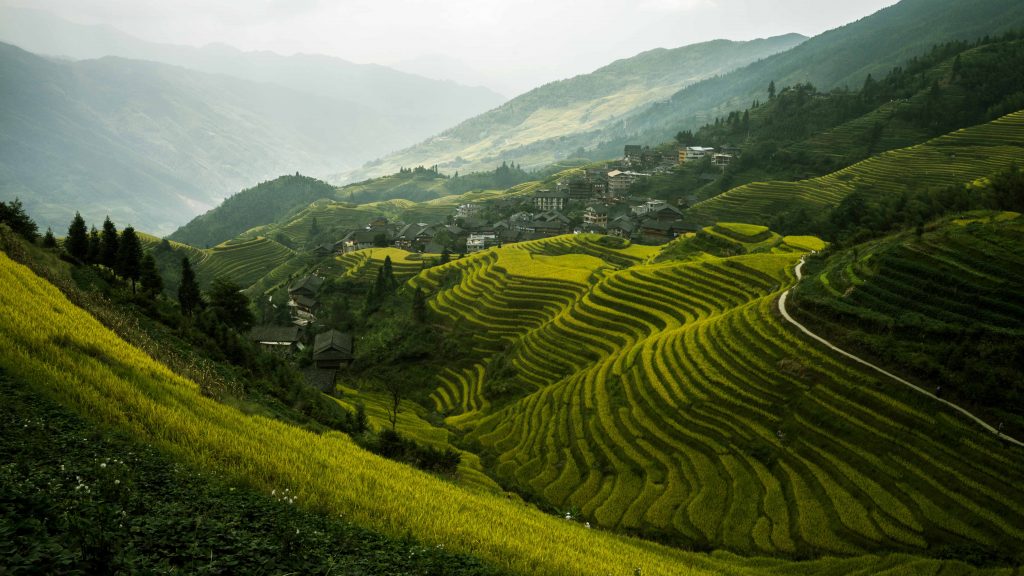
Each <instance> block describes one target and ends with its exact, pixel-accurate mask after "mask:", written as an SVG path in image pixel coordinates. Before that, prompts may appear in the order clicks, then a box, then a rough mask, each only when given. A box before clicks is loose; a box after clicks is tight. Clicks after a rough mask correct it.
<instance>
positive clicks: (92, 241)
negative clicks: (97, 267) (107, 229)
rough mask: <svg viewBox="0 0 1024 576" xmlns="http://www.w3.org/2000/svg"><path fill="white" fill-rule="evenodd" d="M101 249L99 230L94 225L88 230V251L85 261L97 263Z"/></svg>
mask: <svg viewBox="0 0 1024 576" xmlns="http://www.w3.org/2000/svg"><path fill="white" fill-rule="evenodd" d="M102 250H103V240H101V239H100V231H99V230H97V229H96V227H95V226H93V227H92V230H90V231H89V252H88V253H87V254H86V257H85V261H86V262H88V263H89V264H99V262H100V253H101V251H102Z"/></svg>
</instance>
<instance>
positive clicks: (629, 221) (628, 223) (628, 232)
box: [607, 215, 637, 239]
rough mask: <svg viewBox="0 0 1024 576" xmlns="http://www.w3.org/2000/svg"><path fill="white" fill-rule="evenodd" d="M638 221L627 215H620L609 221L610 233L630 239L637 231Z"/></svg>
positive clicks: (608, 228) (610, 234)
mask: <svg viewBox="0 0 1024 576" xmlns="http://www.w3.org/2000/svg"><path fill="white" fill-rule="evenodd" d="M636 226H637V224H636V221H635V220H634V219H633V218H631V217H630V216H627V215H622V216H619V217H618V218H615V219H613V220H612V221H611V222H609V223H608V227H607V230H608V235H609V236H617V237H619V238H626V239H629V238H630V237H632V236H633V233H634V232H636Z"/></svg>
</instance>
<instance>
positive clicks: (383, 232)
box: [314, 145, 739, 256]
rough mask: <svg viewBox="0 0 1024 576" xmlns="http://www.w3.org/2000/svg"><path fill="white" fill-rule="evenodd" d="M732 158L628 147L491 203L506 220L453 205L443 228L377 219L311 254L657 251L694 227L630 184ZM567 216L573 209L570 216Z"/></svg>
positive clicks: (474, 206)
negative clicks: (521, 246) (617, 244)
mask: <svg viewBox="0 0 1024 576" xmlns="http://www.w3.org/2000/svg"><path fill="white" fill-rule="evenodd" d="M738 154H739V150H738V149H737V148H736V147H733V146H723V147H721V148H719V149H718V150H716V149H714V148H708V147H703V146H690V147H682V148H679V149H678V150H672V151H671V152H669V153H659V152H656V151H652V150H651V149H650V148H648V147H645V146H639V145H629V146H626V147H625V151H624V154H623V158H622V159H621V160H619V161H616V162H612V163H609V164H607V165H606V166H605V167H604V168H592V169H587V170H586V171H585V172H583V173H582V174H580V175H578V176H575V177H572V178H566V179H563V180H561V181H559V182H557V183H556V185H555V187H554V188H553V189H543V190H539V191H537V192H536V193H534V195H533V196H532V197H531V198H529V199H527V201H525V202H524V200H523V199H503V200H492V201H490V202H489V204H490V205H492V206H496V207H498V208H501V209H503V212H504V213H505V214H508V213H509V212H511V214H509V215H507V216H505V217H503V218H501V219H497V220H488V219H486V218H485V217H484V212H485V206H484V205H483V204H482V203H469V204H463V205H461V206H459V207H458V208H457V209H456V210H455V212H454V214H452V215H451V218H449V221H448V222H447V223H443V224H424V223H417V224H405V223H401V222H389V221H388V220H387V219H386V218H376V219H374V220H373V221H371V222H370V223H369V224H368V225H367V226H366V227H365V228H361V229H356V230H351V231H350V232H348V233H347V234H346V235H345V236H344V237H343V238H341V239H340V240H338V241H337V242H335V243H334V244H333V245H332V244H325V245H321V246H317V247H316V249H315V250H314V253H315V254H319V255H323V256H328V255H330V254H332V253H348V252H353V251H356V250H363V249H366V248H373V247H375V246H394V247H396V248H402V249H405V250H410V251H414V252H425V253H434V254H437V253H441V252H443V251H446V250H447V251H449V252H452V253H471V252H477V251H479V250H483V249H485V248H488V247H490V246H495V245H501V244H507V243H510V242H521V241H525V240H535V239H539V238H548V237H551V236H558V235H560V234H568V233H574V232H599V233H603V234H609V235H612V236H619V237H622V238H628V239H630V240H632V241H635V242H642V243H647V244H660V243H664V242H667V241H669V240H671V239H672V238H674V237H676V236H677V235H679V234H680V233H682V232H686V231H690V230H692V229H693V227H692V226H690V225H688V224H687V223H685V222H684V221H683V220H682V211H681V210H680V209H679V207H678V205H674V204H672V203H669V202H665V201H663V200H656V199H652V198H645V197H638V196H632V195H630V188H631V187H632V186H633V184H634V183H635V182H636V181H637V180H639V179H641V178H644V177H647V176H649V175H650V174H651V172H663V171H666V170H669V169H671V168H672V167H673V166H675V165H678V164H685V163H690V162H698V161H700V162H708V163H709V164H711V165H713V166H718V167H720V168H724V167H725V166H728V165H729V163H730V162H732V160H733V159H734V158H736V157H737V155H738ZM709 176H710V175H709ZM712 177H713V176H712ZM581 207H582V214H580V211H579V209H580V208H581ZM570 209H574V210H572V212H571V214H572V216H570ZM494 212H495V211H491V212H490V213H492V214H493V213H494Z"/></svg>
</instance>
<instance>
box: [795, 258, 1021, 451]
mask: <svg viewBox="0 0 1024 576" xmlns="http://www.w3.org/2000/svg"><path fill="white" fill-rule="evenodd" d="M803 267H804V258H801V259H800V263H799V264H797V265H796V268H795V269H794V270H793V271H794V272H795V273H796V281H797V282H800V280H801V279H802V278H803V274H802V271H801V269H802V268H803ZM790 290H792V288H789V289H788V290H786V291H785V292H783V293H782V296H780V297H779V313H781V314H782V317H783V318H785V319H786V321H787V322H789V323H790V324H792V325H794V326H796V327H797V328H799V329H800V331H801V332H803V333H804V334H807V335H808V336H810V337H811V338H813V339H815V340H817V341H818V342H821V343H822V344H824V345H825V346H827V347H828V348H830V349H832V350H833V351H835V352H837V353H839V354H842V355H843V356H846V357H847V358H849V359H851V360H853V361H855V362H859V363H861V364H863V365H865V366H867V367H868V368H871V369H873V370H875V371H877V372H880V373H881V374H884V375H885V376H888V377H889V378H891V379H893V380H895V381H897V382H899V383H900V384H903V385H904V386H908V387H910V388H911V389H913V390H914V391H916V392H920V393H921V394H924V395H925V396H928V397H929V398H931V399H933V400H935V401H937V402H941V403H943V404H945V405H946V406H949V407H950V408H952V409H954V410H956V411H957V412H960V413H961V414H963V415H964V416H967V417H968V418H970V419H971V420H973V421H975V422H977V423H978V424H980V425H981V426H982V427H983V428H985V429H986V430H988V431H989V432H992V433H993V434H996V435H997V436H999V438H1000V439H1003V440H1006V441H1007V442H1010V443H1012V444H1016V445H1017V446H1022V447H1024V442H1021V441H1020V440H1017V439H1016V438H1013V437H1010V436H1007V435H1006V434H1003V433H1001V432H1000V431H999V430H996V429H995V428H993V427H992V426H990V425H989V424H988V423H986V422H985V421H984V420H982V419H981V418H978V417H977V416H975V415H974V414H971V413H970V412H968V411H967V410H965V409H963V408H961V407H960V406H957V405H956V404H953V403H952V402H949V401H948V400H943V399H942V398H939V397H938V396H936V395H934V394H932V393H931V392H928V391H927V390H925V389H924V388H921V387H919V386H916V385H914V384H911V383H910V382H907V381H906V380H904V379H903V378H900V377H899V376H896V375H895V374H893V373H891V372H888V371H886V370H884V369H882V368H879V367H878V366H876V365H874V364H872V363H871V362H868V361H867V360H864V359H863V358H859V357H857V356H854V355H853V354H850V353H849V352H847V351H846V350H843V349H842V348H840V347H838V346H836V345H835V344H833V343H831V342H829V341H828V340H825V339H824V338H822V337H821V336H818V335H817V334H815V333H814V332H811V331H810V330H809V329H807V327H806V326H804V325H803V324H801V323H799V322H797V321H796V320H795V319H794V318H793V317H792V316H790V315H789V312H787V311H786V297H787V296H789V291H790Z"/></svg>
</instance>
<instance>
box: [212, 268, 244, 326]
mask: <svg viewBox="0 0 1024 576" xmlns="http://www.w3.org/2000/svg"><path fill="white" fill-rule="evenodd" d="M207 296H208V299H209V305H210V308H209V309H210V310H211V311H212V312H213V315H214V316H216V318H217V320H219V321H220V323H221V324H224V325H225V326H229V327H231V328H234V329H235V330H237V331H239V332H243V331H245V330H248V329H249V328H252V324H253V322H254V321H255V319H256V317H255V316H254V315H253V313H252V309H251V308H250V307H249V297H248V296H246V295H245V293H243V292H242V287H241V286H239V285H238V284H236V283H235V282H232V281H231V280H229V279H227V278H224V277H218V278H217V279H215V280H214V281H213V284H211V285H210V291H209V292H208V293H207Z"/></svg>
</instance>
